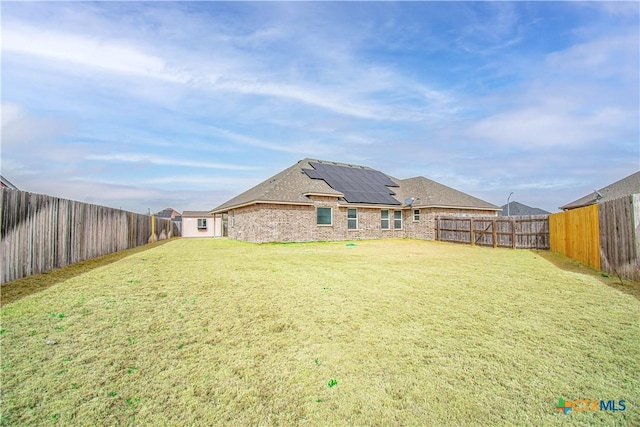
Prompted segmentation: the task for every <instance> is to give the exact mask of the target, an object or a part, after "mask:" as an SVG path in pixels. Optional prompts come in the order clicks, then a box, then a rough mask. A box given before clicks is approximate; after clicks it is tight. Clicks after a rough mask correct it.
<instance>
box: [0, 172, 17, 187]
mask: <svg viewBox="0 0 640 427" xmlns="http://www.w3.org/2000/svg"><path fill="white" fill-rule="evenodd" d="M0 186H2V187H5V188H9V189H11V190H17V189H18V187H16V186H15V185H13V184H12V183H11V181H9V180H8V179H7V178H5V177H4V176H2V175H0Z"/></svg>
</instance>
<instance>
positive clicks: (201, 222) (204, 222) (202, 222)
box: [198, 218, 207, 230]
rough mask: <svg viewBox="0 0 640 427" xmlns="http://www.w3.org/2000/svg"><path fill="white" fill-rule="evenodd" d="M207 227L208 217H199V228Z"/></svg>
mask: <svg viewBox="0 0 640 427" xmlns="http://www.w3.org/2000/svg"><path fill="white" fill-rule="evenodd" d="M206 229H207V218H198V230H206Z"/></svg>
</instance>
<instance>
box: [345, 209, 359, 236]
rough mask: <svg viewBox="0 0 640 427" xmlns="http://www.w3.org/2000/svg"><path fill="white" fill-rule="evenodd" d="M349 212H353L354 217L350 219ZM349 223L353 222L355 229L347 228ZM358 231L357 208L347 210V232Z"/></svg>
mask: <svg viewBox="0 0 640 427" xmlns="http://www.w3.org/2000/svg"><path fill="white" fill-rule="evenodd" d="M349 211H354V212H355V213H356V216H355V217H353V218H351V217H349ZM350 221H355V227H353V228H351V227H349V223H350ZM357 229H358V209H357V208H347V230H349V231H354V230H357Z"/></svg>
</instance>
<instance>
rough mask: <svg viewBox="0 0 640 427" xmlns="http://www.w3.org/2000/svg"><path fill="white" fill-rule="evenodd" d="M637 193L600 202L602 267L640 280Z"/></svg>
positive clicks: (609, 271) (627, 277)
mask: <svg viewBox="0 0 640 427" xmlns="http://www.w3.org/2000/svg"><path fill="white" fill-rule="evenodd" d="M637 209H638V206H637V204H636V205H635V206H634V196H627V197H622V198H619V199H615V200H609V201H606V202H604V203H602V204H600V205H599V212H598V213H599V219H600V245H601V250H600V257H601V264H602V270H604V271H606V272H608V273H612V274H616V275H619V276H620V277H624V278H626V279H631V280H640V271H639V270H638V249H637V239H636V227H635V221H636V219H635V218H636V215H637V213H636V211H637Z"/></svg>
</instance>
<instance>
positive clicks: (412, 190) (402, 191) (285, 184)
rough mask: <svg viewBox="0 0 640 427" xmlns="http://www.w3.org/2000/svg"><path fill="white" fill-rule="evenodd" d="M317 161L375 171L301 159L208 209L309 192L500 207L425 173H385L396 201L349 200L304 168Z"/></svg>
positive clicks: (295, 199)
mask: <svg viewBox="0 0 640 427" xmlns="http://www.w3.org/2000/svg"><path fill="white" fill-rule="evenodd" d="M318 163H320V164H326V165H332V166H338V167H344V168H347V170H346V171H345V172H350V173H356V171H367V172H365V173H363V175H372V176H375V174H372V173H371V172H377V171H376V170H375V169H372V168H369V167H367V166H359V165H353V164H347V163H338V162H328V161H323V160H314V159H303V160H300V161H299V162H298V163H296V164H295V165H293V166H291V167H289V168H287V169H285V170H283V171H282V172H280V173H278V174H276V175H274V176H272V177H271V178H268V179H267V180H265V181H263V182H261V183H260V184H258V185H256V186H255V187H252V188H250V189H249V190H247V191H245V192H244V193H241V194H239V195H238V196H236V197H234V198H233V199H231V200H229V201H227V202H225V203H223V204H221V205H220V206H218V207H216V208H215V209H213V210H212V211H211V212H212V213H220V212H225V211H228V210H229V209H233V208H238V207H242V206H248V205H251V204H255V203H276V204H297V205H313V201H312V200H311V199H309V197H308V196H310V195H327V196H333V197H336V198H337V199H338V203H339V204H342V205H349V206H351V205H358V206H362V205H377V206H391V207H397V206H398V205H401V204H403V201H405V200H406V199H413V202H412V206H413V207H416V208H418V207H425V208H426V207H449V208H467V209H480V210H483V209H484V210H490V211H498V210H500V208H499V207H497V206H495V205H493V204H491V203H488V202H485V201H483V200H480V199H478V198H476V197H473V196H470V195H468V194H466V193H463V192H461V191H458V190H455V189H453V188H451V187H447V186H446V185H442V184H439V183H437V182H435V181H432V180H430V179H427V178H424V177H416V178H409V179H397V178H394V177H392V176H389V175H385V176H386V177H388V178H389V179H390V180H391V181H392V182H393V183H394V184H397V187H395V186H394V187H390V190H391V192H390V193H392V200H396V201H397V203H393V204H392V203H389V204H380V203H349V202H347V201H346V200H345V199H344V194H343V193H342V192H340V191H337V190H335V189H334V188H332V187H331V186H330V185H329V184H328V183H327V182H326V181H325V180H323V179H317V178H316V179H313V178H311V177H310V176H309V175H308V173H306V172H305V170H307V171H309V170H312V169H314V168H313V166H312V164H318Z"/></svg>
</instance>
